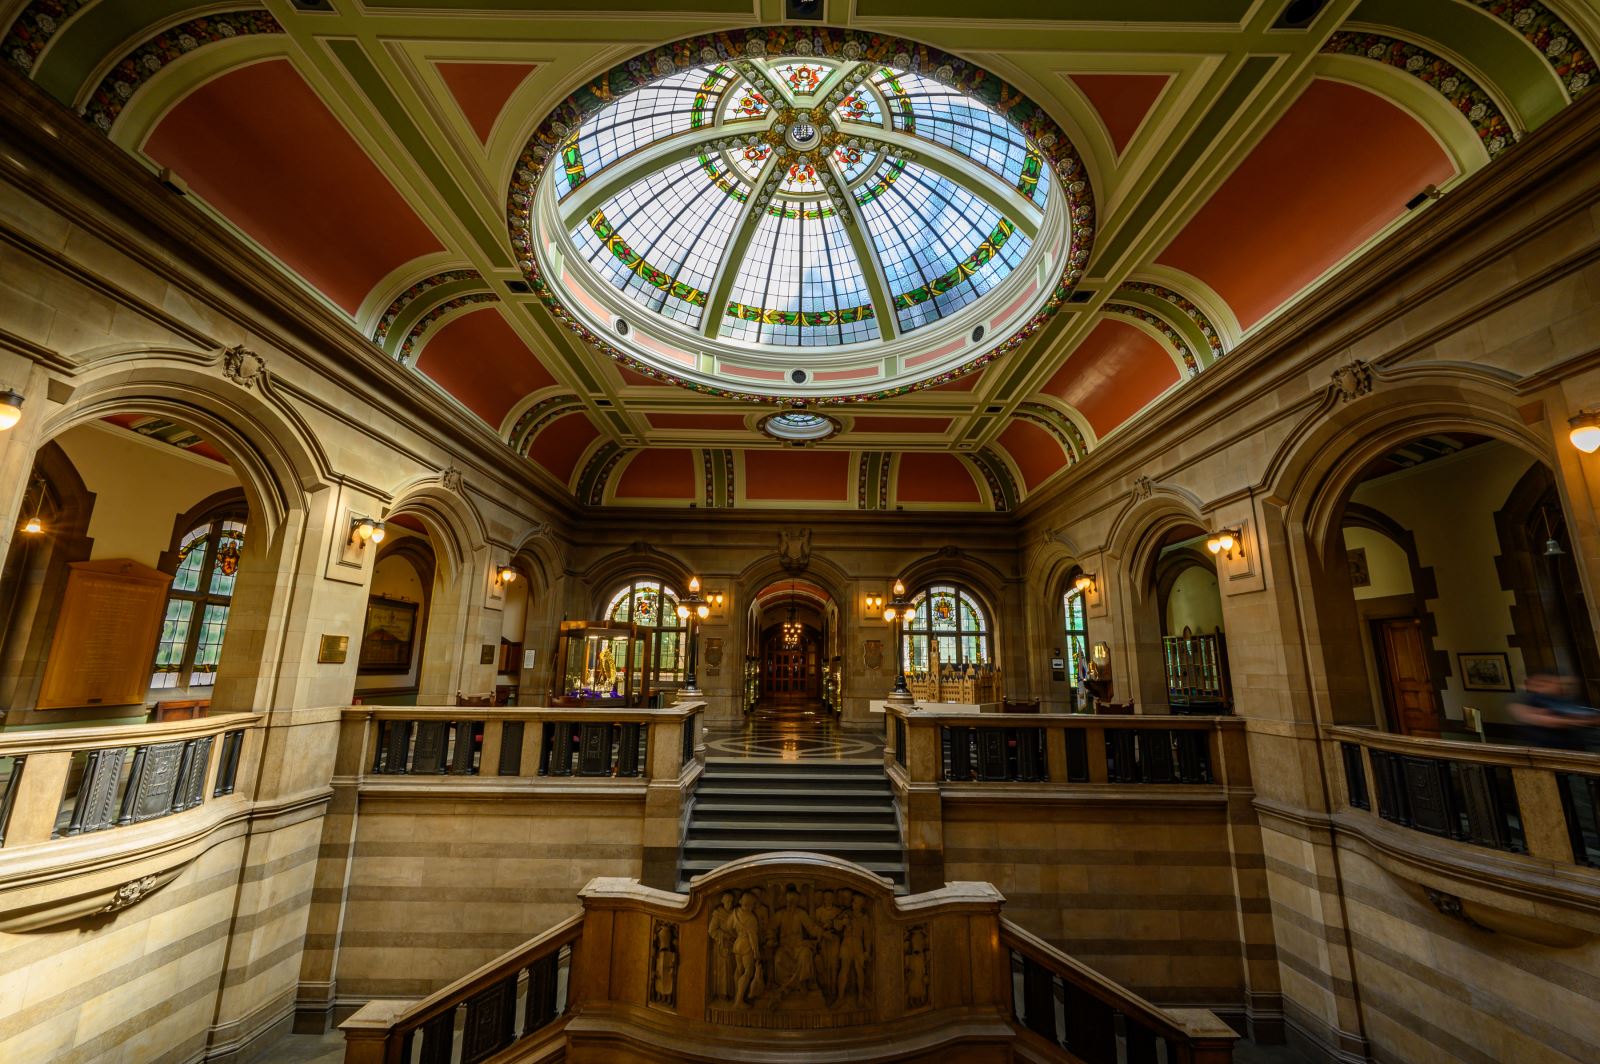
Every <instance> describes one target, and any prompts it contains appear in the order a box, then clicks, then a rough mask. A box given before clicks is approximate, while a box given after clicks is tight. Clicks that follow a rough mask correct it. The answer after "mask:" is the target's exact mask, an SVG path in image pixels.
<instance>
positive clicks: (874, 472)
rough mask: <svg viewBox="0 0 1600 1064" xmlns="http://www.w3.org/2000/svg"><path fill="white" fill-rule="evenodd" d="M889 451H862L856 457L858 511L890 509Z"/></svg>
mask: <svg viewBox="0 0 1600 1064" xmlns="http://www.w3.org/2000/svg"><path fill="white" fill-rule="evenodd" d="M892 457H893V456H892V454H891V452H889V451H860V452H858V453H857V455H856V509H858V510H887V509H888V508H889V464H890V461H891V460H892Z"/></svg>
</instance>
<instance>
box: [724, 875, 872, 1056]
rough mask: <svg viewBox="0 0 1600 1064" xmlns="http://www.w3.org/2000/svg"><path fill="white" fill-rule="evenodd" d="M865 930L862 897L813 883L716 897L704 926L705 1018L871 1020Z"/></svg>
mask: <svg viewBox="0 0 1600 1064" xmlns="http://www.w3.org/2000/svg"><path fill="white" fill-rule="evenodd" d="M768 897H771V898H772V899H774V906H775V907H774V908H769V907H768V905H767V901H766V899H767V898H768ZM873 926H874V925H873V919H872V909H871V901H870V899H869V898H868V897H867V896H866V895H865V894H858V893H855V892H853V891H850V890H846V889H842V888H833V887H827V888H826V889H825V888H824V885H823V884H821V883H815V882H807V881H794V880H780V881H777V882H772V883H769V884H767V885H765V886H761V885H752V886H750V887H748V888H745V889H738V890H731V891H727V892H725V893H723V894H722V895H721V896H720V897H718V898H717V900H716V903H715V905H714V906H713V907H712V910H711V913H710V915H709V917H708V920H707V925H706V931H707V937H708V938H709V939H710V964H709V968H710V971H709V972H708V973H707V976H708V979H707V981H708V983H709V985H710V993H709V995H708V998H709V1009H708V1016H707V1018H708V1019H709V1020H710V1021H711V1022H713V1023H725V1024H732V1025H735V1026H741V1027H764V1028H771V1029H785V1028H787V1029H802V1028H818V1027H834V1026H843V1025H847V1024H858V1023H869V1022H871V1021H872V1020H873V1018H874V1014H873V1004H874V1002H873V1000H872V998H871V992H872V976H871V962H872V936H873Z"/></svg>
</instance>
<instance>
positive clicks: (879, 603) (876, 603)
mask: <svg viewBox="0 0 1600 1064" xmlns="http://www.w3.org/2000/svg"><path fill="white" fill-rule="evenodd" d="M882 609H883V596H882V595H868V596H867V612H868V613H878V612H880V611H881V610H882ZM888 620H891V621H892V620H894V618H893V617H889V618H888Z"/></svg>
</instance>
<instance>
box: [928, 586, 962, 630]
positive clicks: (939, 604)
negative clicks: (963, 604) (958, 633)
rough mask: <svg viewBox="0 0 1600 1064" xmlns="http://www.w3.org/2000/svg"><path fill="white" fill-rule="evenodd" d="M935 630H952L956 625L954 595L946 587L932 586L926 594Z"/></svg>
mask: <svg viewBox="0 0 1600 1064" xmlns="http://www.w3.org/2000/svg"><path fill="white" fill-rule="evenodd" d="M928 605H929V608H930V610H931V612H932V618H933V629H934V631H936V632H953V631H955V627H956V597H955V595H953V594H952V593H951V592H950V590H949V589H948V588H934V589H933V590H932V591H931V592H929V594H928Z"/></svg>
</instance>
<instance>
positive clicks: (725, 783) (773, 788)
mask: <svg viewBox="0 0 1600 1064" xmlns="http://www.w3.org/2000/svg"><path fill="white" fill-rule="evenodd" d="M695 793H696V794H788V795H793V794H815V795H818V796H822V795H841V794H844V795H852V796H854V795H871V796H873V797H875V798H882V799H884V800H890V799H892V798H893V795H894V792H893V791H891V790H890V789H889V781H888V780H854V779H848V778H846V779H835V780H825V779H815V778H806V779H801V778H795V779H787V780H784V779H765V780H751V779H721V778H717V779H708V778H706V777H703V776H702V777H701V779H700V782H699V783H698V784H697V785H696V786H695Z"/></svg>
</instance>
